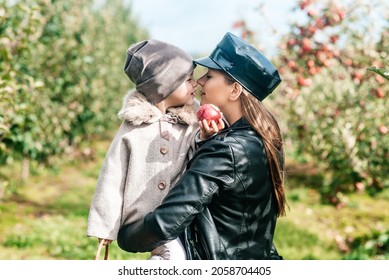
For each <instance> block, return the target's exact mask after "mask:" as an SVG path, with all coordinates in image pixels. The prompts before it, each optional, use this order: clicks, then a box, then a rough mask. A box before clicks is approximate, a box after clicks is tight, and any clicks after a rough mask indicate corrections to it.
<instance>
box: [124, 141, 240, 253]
mask: <svg viewBox="0 0 389 280" xmlns="http://www.w3.org/2000/svg"><path fill="white" fill-rule="evenodd" d="M233 159H234V158H233V152H232V150H231V148H230V147H229V145H228V144H226V143H224V142H222V141H218V140H213V141H210V142H208V143H207V144H204V145H203V146H202V147H201V148H200V149H199V150H198V151H197V153H196V154H195V155H194V157H193V158H192V160H191V161H190V162H189V164H188V169H187V170H186V171H185V173H184V174H183V176H182V177H181V179H180V180H179V181H178V182H177V184H176V185H175V187H174V188H173V189H172V190H171V191H170V192H169V194H168V195H167V196H166V197H165V199H164V201H163V202H162V204H161V205H160V206H159V207H157V208H156V209H155V210H154V212H151V213H149V214H147V215H146V216H145V218H144V219H141V220H139V221H137V222H135V223H133V224H129V225H126V226H124V227H123V228H122V229H121V230H120V231H119V235H118V245H119V247H120V248H122V249H123V250H125V251H128V252H146V251H151V250H152V249H154V248H155V247H157V246H159V245H162V244H164V243H166V242H168V241H169V240H172V239H175V238H177V237H178V236H179V235H180V234H181V233H182V232H183V231H184V229H185V228H186V227H187V226H188V225H189V224H190V223H191V222H192V221H193V219H194V218H195V217H196V215H197V214H199V213H201V212H202V211H203V210H204V208H205V207H206V206H207V205H208V204H210V202H211V201H212V198H213V196H214V195H215V194H217V192H218V191H219V190H220V188H222V187H223V186H224V185H226V184H229V183H230V182H232V181H233V180H234V176H235V172H234V160H233Z"/></svg>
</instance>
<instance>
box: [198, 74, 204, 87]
mask: <svg viewBox="0 0 389 280" xmlns="http://www.w3.org/2000/svg"><path fill="white" fill-rule="evenodd" d="M204 77H205V76H202V77H200V78H199V79H198V80H197V84H198V85H200V86H203V85H204Z"/></svg>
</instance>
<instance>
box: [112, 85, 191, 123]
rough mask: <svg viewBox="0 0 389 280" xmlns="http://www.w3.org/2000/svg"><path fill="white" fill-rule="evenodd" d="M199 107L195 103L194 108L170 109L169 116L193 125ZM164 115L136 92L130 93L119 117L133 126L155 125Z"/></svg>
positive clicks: (124, 101)
mask: <svg viewBox="0 0 389 280" xmlns="http://www.w3.org/2000/svg"><path fill="white" fill-rule="evenodd" d="M198 107H199V105H198V103H196V102H195V104H194V105H192V106H187V105H185V106H182V107H175V108H169V109H168V112H167V115H170V116H171V117H173V118H176V119H177V122H179V123H184V124H188V125H192V124H195V123H197V118H196V111H197V109H198ZM163 116H164V115H163V114H162V112H161V111H160V110H159V109H158V108H157V107H156V106H154V105H153V104H151V103H150V102H148V101H147V99H146V98H145V96H144V95H143V94H141V93H139V92H138V91H136V90H131V91H129V92H128V93H127V94H126V96H125V97H124V99H123V105H122V108H121V110H120V111H119V113H118V117H119V118H120V119H122V120H125V121H128V122H129V123H131V124H132V125H141V124H143V123H149V124H150V123H154V122H156V121H158V120H159V119H161V118H162V117H163Z"/></svg>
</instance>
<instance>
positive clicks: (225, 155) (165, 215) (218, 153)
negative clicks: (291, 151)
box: [118, 119, 277, 260]
mask: <svg viewBox="0 0 389 280" xmlns="http://www.w3.org/2000/svg"><path fill="white" fill-rule="evenodd" d="M276 219H277V203H276V200H275V198H274V194H273V186H272V181H271V177H270V172H269V167H268V162H267V158H266V153H265V149H264V146H263V142H262V140H261V138H260V137H259V136H258V135H257V134H256V133H255V131H254V130H253V129H252V128H251V127H250V125H249V124H248V123H247V122H246V121H245V120H244V119H240V120H239V121H237V122H236V123H234V124H233V125H232V126H230V127H229V128H227V129H225V130H223V131H222V132H220V133H219V134H217V135H215V136H214V137H212V138H210V139H208V140H207V141H204V143H202V145H201V146H200V147H199V149H198V150H197V152H196V154H195V155H194V157H193V158H192V160H191V161H190V162H189V163H188V166H187V170H186V172H185V173H184V175H183V176H182V178H181V179H180V180H179V182H178V183H177V184H176V186H175V187H174V188H173V189H172V190H171V191H170V193H169V194H168V195H167V196H166V198H165V200H164V201H163V203H162V205H160V206H159V207H158V208H157V209H156V210H155V211H154V212H151V213H149V214H148V215H146V217H145V218H144V220H140V221H138V222H135V223H133V224H130V225H127V226H124V227H123V228H122V229H121V230H120V231H119V235H118V244H119V246H120V248H122V249H123V250H126V251H129V252H144V251H151V250H152V249H154V248H155V247H157V246H159V245H161V244H163V243H166V242H167V241H168V240H172V239H175V238H177V237H178V236H180V235H181V237H183V238H184V242H185V245H186V248H187V254H188V259H221V260H223V259H271V258H273V257H272V253H271V250H272V242H273V235H274V231H275V226H276ZM183 233H184V234H183ZM273 249H274V248H273ZM273 253H274V252H273Z"/></svg>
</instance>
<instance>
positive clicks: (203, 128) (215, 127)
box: [199, 118, 225, 140]
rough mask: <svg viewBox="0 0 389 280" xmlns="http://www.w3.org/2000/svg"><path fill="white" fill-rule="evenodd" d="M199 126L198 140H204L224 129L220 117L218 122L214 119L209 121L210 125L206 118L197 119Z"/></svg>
mask: <svg viewBox="0 0 389 280" xmlns="http://www.w3.org/2000/svg"><path fill="white" fill-rule="evenodd" d="M199 126H200V140H205V139H208V138H209V137H211V136H212V135H214V134H215V133H218V132H219V131H220V130H223V129H224V127H225V126H224V122H223V120H222V119H221V118H220V119H219V121H218V124H216V122H215V121H213V120H212V121H211V126H209V125H208V122H207V120H202V121H199Z"/></svg>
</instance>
